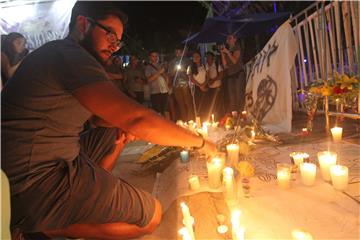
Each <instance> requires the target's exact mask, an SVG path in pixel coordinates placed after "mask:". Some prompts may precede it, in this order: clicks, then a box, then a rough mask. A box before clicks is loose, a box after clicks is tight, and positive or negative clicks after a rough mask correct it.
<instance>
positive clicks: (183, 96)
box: [169, 46, 195, 121]
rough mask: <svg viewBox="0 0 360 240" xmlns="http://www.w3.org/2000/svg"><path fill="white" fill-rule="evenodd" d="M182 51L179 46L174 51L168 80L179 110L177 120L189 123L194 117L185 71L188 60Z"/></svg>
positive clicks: (188, 63)
mask: <svg viewBox="0 0 360 240" xmlns="http://www.w3.org/2000/svg"><path fill="white" fill-rule="evenodd" d="M184 51H185V50H184V49H183V47H181V46H178V47H177V48H176V49H175V58H173V59H172V60H171V61H170V63H169V79H170V81H171V84H172V87H173V94H174V97H175V102H176V105H177V107H178V109H179V111H178V119H181V120H182V121H189V120H192V119H195V116H194V111H193V108H194V107H193V103H192V97H191V91H190V86H189V78H188V76H187V75H186V69H187V68H188V66H189V65H190V60H189V59H188V58H187V57H186V56H185V52H184Z"/></svg>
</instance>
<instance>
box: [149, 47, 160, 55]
mask: <svg viewBox="0 0 360 240" xmlns="http://www.w3.org/2000/svg"><path fill="white" fill-rule="evenodd" d="M152 53H156V54H158V55H159V51H157V50H155V49H151V50H150V51H149V54H148V56H150V55H151V54H152Z"/></svg>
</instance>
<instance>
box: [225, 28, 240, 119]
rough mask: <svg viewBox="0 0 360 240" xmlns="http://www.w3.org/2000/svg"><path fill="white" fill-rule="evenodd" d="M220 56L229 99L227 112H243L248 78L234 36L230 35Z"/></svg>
mask: <svg viewBox="0 0 360 240" xmlns="http://www.w3.org/2000/svg"><path fill="white" fill-rule="evenodd" d="M220 54H221V61H222V64H223V66H224V81H223V83H224V84H225V87H226V91H225V93H226V94H225V95H226V97H227V98H228V99H227V101H226V103H227V104H226V112H227V113H229V112H232V111H239V110H242V109H243V107H244V101H245V88H246V76H245V71H244V64H243V62H242V59H241V52H240V46H239V44H238V43H237V39H236V36H235V35H234V34H229V35H228V36H227V38H226V45H222V46H220Z"/></svg>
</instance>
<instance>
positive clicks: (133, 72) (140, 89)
mask: <svg viewBox="0 0 360 240" xmlns="http://www.w3.org/2000/svg"><path fill="white" fill-rule="evenodd" d="M125 79H126V83H127V86H128V91H129V94H130V96H131V97H132V98H134V99H136V101H137V102H138V103H140V104H143V103H144V85H145V84H146V78H145V73H144V69H143V68H142V66H141V65H139V59H138V57H137V56H136V55H132V56H131V57H130V65H129V67H128V68H127V69H126V71H125Z"/></svg>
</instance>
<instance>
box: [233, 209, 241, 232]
mask: <svg viewBox="0 0 360 240" xmlns="http://www.w3.org/2000/svg"><path fill="white" fill-rule="evenodd" d="M240 216H241V211H240V210H233V211H232V212H231V226H232V230H233V231H234V230H236V229H238V228H240Z"/></svg>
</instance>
